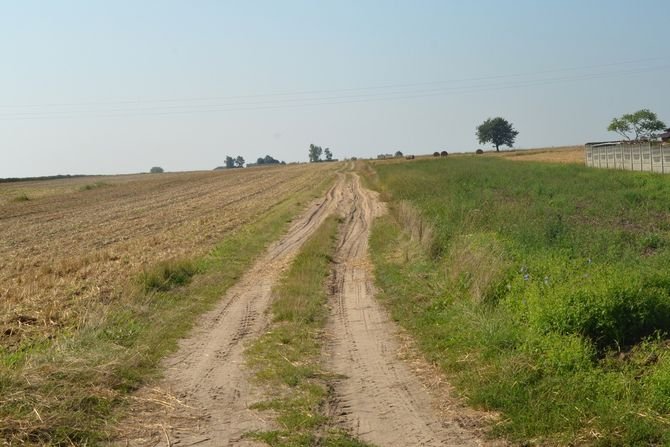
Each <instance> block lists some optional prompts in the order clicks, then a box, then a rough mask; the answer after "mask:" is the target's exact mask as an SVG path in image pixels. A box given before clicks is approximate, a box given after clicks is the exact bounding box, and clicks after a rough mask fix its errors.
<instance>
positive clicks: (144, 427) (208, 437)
mask: <svg viewBox="0 0 670 447" xmlns="http://www.w3.org/2000/svg"><path fill="white" fill-rule="evenodd" d="M383 212H384V207H383V205H382V204H381V202H379V201H378V199H377V196H376V194H375V193H373V192H371V191H369V190H366V189H365V188H363V187H362V186H361V183H360V179H359V178H358V177H357V176H355V175H343V174H340V175H339V177H338V180H337V182H336V184H335V185H334V186H333V188H331V189H330V190H329V192H328V193H327V195H326V196H325V197H324V199H323V200H321V201H320V202H319V203H316V204H314V205H312V206H311V208H310V209H309V210H308V212H307V213H306V214H305V215H303V216H302V217H301V218H300V219H298V220H297V221H296V222H295V224H294V225H293V226H292V228H291V230H290V231H289V233H288V234H287V235H286V236H285V237H283V238H282V239H281V240H280V241H279V242H278V243H276V244H274V245H272V246H271V247H270V248H269V249H268V251H267V252H266V253H265V255H264V256H262V258H261V259H260V260H259V261H258V262H257V263H256V264H255V265H254V266H253V268H252V269H250V270H249V271H248V272H247V273H246V274H245V275H244V276H243V277H242V278H241V280H240V281H239V283H238V284H237V285H235V286H234V287H232V288H231V289H230V290H229V291H228V293H227V294H226V296H225V297H223V299H222V300H221V304H220V305H219V306H218V308H217V309H215V310H214V311H212V312H211V313H209V314H208V315H206V316H204V318H203V319H202V322H201V324H200V326H199V328H198V329H197V330H196V331H194V333H193V334H192V335H191V336H190V337H189V338H188V339H185V340H183V342H182V343H181V347H180V349H179V351H178V352H177V353H176V354H175V355H174V356H172V357H170V358H169V359H167V360H166V361H165V362H164V366H165V377H166V378H165V380H164V381H163V382H162V383H161V384H160V385H159V386H158V387H157V388H153V389H146V390H143V391H142V392H141V393H140V394H139V395H138V397H137V399H138V402H139V405H138V410H137V413H136V414H135V415H134V417H133V418H131V419H130V420H129V421H128V422H127V423H126V424H127V426H128V427H133V428H134V429H135V431H134V432H132V430H130V431H129V432H128V433H127V434H126V437H125V439H124V440H123V442H121V443H120V445H168V446H170V445H178V446H191V445H198V446H226V445H234V446H250V445H257V443H254V442H252V441H250V440H248V439H244V438H243V435H244V433H245V432H248V431H251V430H264V429H269V428H272V426H273V423H272V421H269V420H267V419H264V418H267V417H268V415H267V413H260V412H256V411H254V410H251V409H250V406H251V405H252V404H253V403H255V402H259V401H261V400H265V399H267V398H268V395H267V393H268V391H269V390H261V389H258V388H257V387H256V386H254V385H253V383H252V382H251V381H250V380H249V375H250V371H249V370H248V369H247V368H246V366H245V364H244V355H243V354H244V349H245V347H246V346H248V344H249V343H250V342H251V341H253V340H254V339H255V338H257V337H258V336H259V335H260V334H261V333H262V332H263V331H264V330H265V329H266V328H267V326H268V324H269V321H268V316H267V310H268V307H269V304H270V302H271V298H272V297H271V289H272V287H273V285H274V283H275V282H276V281H277V280H278V278H279V276H280V274H281V272H282V271H283V270H284V269H286V268H287V267H288V266H289V265H290V262H291V261H292V259H293V258H294V256H295V255H296V254H297V252H298V251H299V249H300V247H301V246H302V244H303V242H304V241H305V240H306V239H308V237H309V236H310V235H311V234H312V232H313V231H314V230H315V229H316V228H317V227H318V226H319V224H320V223H321V222H323V220H324V219H325V218H326V217H327V216H328V215H329V214H331V213H338V214H340V215H342V216H344V217H345V222H344V224H343V229H342V232H341V236H340V241H339V244H338V248H337V253H336V258H335V267H334V270H335V271H334V274H333V283H332V284H331V291H332V296H331V303H330V305H331V318H330V321H329V324H328V328H327V329H328V330H327V342H326V348H325V352H324V363H325V364H326V367H327V369H328V370H330V371H332V372H334V373H337V374H338V375H340V377H341V378H340V379H338V381H337V383H336V384H335V387H334V395H333V398H332V399H331V405H330V408H329V409H330V411H331V412H332V415H334V416H335V417H334V423H335V424H337V425H338V426H340V427H342V428H345V429H346V430H348V431H350V432H351V433H352V434H353V435H355V436H358V437H359V438H360V439H362V440H364V441H368V442H370V443H373V444H375V445H378V446H445V445H459V446H460V445H481V444H483V441H481V439H480V438H479V437H478V434H479V432H478V431H477V429H475V428H468V427H467V424H464V423H463V422H462V418H459V417H458V414H457V413H455V414H454V413H453V412H452V414H448V413H445V412H444V411H441V408H444V407H445V399H446V400H447V405H446V406H448V407H450V408H451V409H452V410H453V408H460V406H459V405H460V404H459V405H456V401H455V400H454V401H453V402H451V401H450V397H449V396H447V395H445V394H444V393H431V392H430V391H429V390H428V389H427V387H426V386H425V384H426V377H421V374H417V372H416V368H415V367H412V365H411V364H410V362H408V361H407V359H408V356H407V355H404V356H403V357H404V359H405V360H403V359H401V358H400V353H401V351H402V350H403V349H406V345H407V343H404V344H403V343H402V341H401V338H400V337H399V335H398V329H397V327H396V326H395V324H394V323H393V322H391V321H390V320H389V318H388V316H387V314H386V312H385V310H384V309H383V308H382V307H381V305H380V304H378V303H377V301H376V300H375V298H374V287H373V276H372V272H371V267H370V263H369V260H368V237H369V230H370V226H371V224H372V221H373V220H374V218H375V217H376V216H378V215H380V214H381V213H383ZM415 358H416V357H415ZM414 366H416V363H415V365H414ZM424 370H425V368H424ZM438 397H439V398H438ZM451 404H454V405H451ZM445 415H447V417H446V418H445Z"/></svg>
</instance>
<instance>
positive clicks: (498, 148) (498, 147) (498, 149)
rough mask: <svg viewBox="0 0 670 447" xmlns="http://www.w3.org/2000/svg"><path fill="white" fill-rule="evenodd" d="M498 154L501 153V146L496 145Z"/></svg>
mask: <svg viewBox="0 0 670 447" xmlns="http://www.w3.org/2000/svg"><path fill="white" fill-rule="evenodd" d="M496 152H500V145H499V144H496Z"/></svg>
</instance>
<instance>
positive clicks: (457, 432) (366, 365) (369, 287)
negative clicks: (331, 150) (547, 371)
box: [328, 177, 480, 446]
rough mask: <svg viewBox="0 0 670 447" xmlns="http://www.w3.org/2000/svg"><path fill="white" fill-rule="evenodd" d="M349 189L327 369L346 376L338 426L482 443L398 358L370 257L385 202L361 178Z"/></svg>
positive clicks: (408, 439)
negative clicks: (440, 412)
mask: <svg viewBox="0 0 670 447" xmlns="http://www.w3.org/2000/svg"><path fill="white" fill-rule="evenodd" d="M346 187H347V188H348V189H349V191H348V192H347V193H345V195H344V197H345V201H344V203H342V204H341V208H342V211H343V213H344V214H345V215H346V223H345V226H344V231H343V234H342V237H341V239H340V245H339V248H338V252H337V255H336V258H335V260H336V263H337V264H336V270H335V282H334V291H333V295H334V296H333V301H334V303H333V305H332V312H331V319H330V324H329V328H328V329H329V330H328V334H329V336H330V338H331V349H330V356H329V359H328V367H329V369H330V370H331V371H333V372H335V373H339V374H341V375H342V376H343V377H345V378H344V379H342V380H340V381H339V383H338V384H337V385H336V387H335V391H336V402H337V403H336V407H337V411H336V413H337V414H339V419H340V421H339V422H340V424H342V425H344V426H345V427H347V428H348V429H349V430H351V431H352V433H353V434H354V435H356V436H357V437H358V438H359V439H361V440H364V441H367V442H371V443H373V444H375V445H379V446H445V445H454V446H456V445H458V446H463V445H479V444H480V442H479V441H478V439H477V437H476V436H475V435H473V434H472V433H470V432H469V431H467V430H466V429H463V428H461V427H460V426H459V425H458V424H457V423H455V422H449V421H443V420H440V418H439V417H438V416H437V414H436V411H435V408H436V407H437V405H436V402H434V398H433V397H432V396H430V395H429V393H428V392H427V390H426V389H425V388H424V387H423V386H422V384H421V382H420V380H419V379H418V378H417V377H416V376H415V375H414V374H413V373H412V371H411V370H410V368H409V367H408V366H407V365H406V364H405V363H404V362H402V361H400V360H399V359H398V354H397V353H398V351H399V349H400V346H399V342H398V339H397V337H396V336H395V333H396V332H397V328H396V327H395V325H394V324H393V323H392V322H391V321H390V320H389V318H388V316H387V313H386V311H385V310H384V309H383V308H382V307H381V305H380V304H379V303H378V302H377V301H376V300H375V298H374V286H373V275H372V271H371V267H370V263H369V260H368V237H369V230H370V226H371V225H372V221H373V220H374V218H375V217H376V216H378V215H379V214H381V213H382V212H383V208H382V206H381V204H380V202H379V201H378V200H377V198H376V196H375V194H374V193H373V192H371V191H369V190H366V189H364V188H363V187H362V186H361V184H360V181H359V179H358V177H356V178H354V180H353V181H352V182H350V183H348V184H347V186H346Z"/></svg>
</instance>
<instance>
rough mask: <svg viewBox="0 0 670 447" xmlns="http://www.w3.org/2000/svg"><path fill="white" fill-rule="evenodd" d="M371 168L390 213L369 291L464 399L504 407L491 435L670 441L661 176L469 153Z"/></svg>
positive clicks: (380, 226) (668, 220)
mask: <svg viewBox="0 0 670 447" xmlns="http://www.w3.org/2000/svg"><path fill="white" fill-rule="evenodd" d="M375 168H376V171H377V179H376V182H377V186H378V188H380V189H381V190H382V191H383V192H384V193H385V196H386V197H388V198H390V208H391V211H392V213H391V215H390V216H387V217H384V218H382V219H378V221H377V223H376V224H375V227H374V229H373V232H372V237H371V255H372V258H373V262H374V264H375V268H376V277H377V281H378V284H379V286H380V290H381V293H380V297H381V298H382V299H383V300H384V302H385V303H386V304H387V305H388V306H389V308H390V309H391V312H392V315H393V317H394V318H395V319H396V320H397V321H399V322H400V323H401V324H402V325H403V326H405V327H406V328H408V329H409V331H410V332H411V333H413V334H414V335H415V337H416V339H417V340H418V342H419V345H420V347H421V349H422V350H423V351H424V352H425V353H426V355H427V357H428V358H429V359H430V360H432V361H434V362H435V363H437V364H439V365H440V366H441V367H442V368H443V369H444V370H445V371H446V372H447V374H448V375H449V377H450V378H451V381H452V382H453V384H454V385H455V386H456V388H457V389H458V390H459V391H460V393H461V394H462V395H463V396H464V397H466V398H467V399H468V401H469V402H470V404H472V405H473V406H476V407H479V408H483V409H489V410H496V411H499V412H500V413H501V414H502V420H501V422H500V423H499V424H497V425H496V426H495V427H494V433H495V434H497V435H499V436H504V437H506V438H508V439H510V440H512V441H514V442H521V443H529V444H541V445H603V446H604V445H607V446H611V445H619V446H625V445H669V444H670V336H669V333H670V272H669V271H668V269H667V265H668V263H669V262H670V177H668V176H659V175H654V174H644V173H642V174H641V173H629V172H616V171H600V170H593V169H589V168H585V167H581V166H567V165H566V166H559V165H548V164H536V163H527V164H517V163H513V162H509V161H506V160H500V159H493V158H488V159H482V158H475V157H459V158H454V159H449V160H425V161H424V160H421V161H415V162H413V163H399V164H378V165H376V166H375ZM405 203H408V204H409V205H411V206H412V207H413V209H414V210H415V212H416V213H418V214H419V215H420V216H421V219H423V220H424V221H425V223H422V224H420V225H421V226H422V227H425V226H428V227H429V228H430V229H431V235H430V236H431V237H430V239H431V240H430V241H429V242H430V243H428V244H426V243H424V241H422V240H421V238H420V237H418V236H417V234H421V231H418V229H417V228H416V226H417V225H419V224H418V223H417V222H418V220H417V218H416V216H413V217H412V218H411V219H410V218H406V217H403V214H407V212H406V206H405V205H404V204H405ZM403 210H405V211H403ZM424 234H425V233H424Z"/></svg>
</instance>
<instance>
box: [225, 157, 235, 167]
mask: <svg viewBox="0 0 670 447" xmlns="http://www.w3.org/2000/svg"><path fill="white" fill-rule="evenodd" d="M234 167H235V159H234V158H233V157H231V156H230V155H226V168H228V169H232V168H234Z"/></svg>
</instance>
